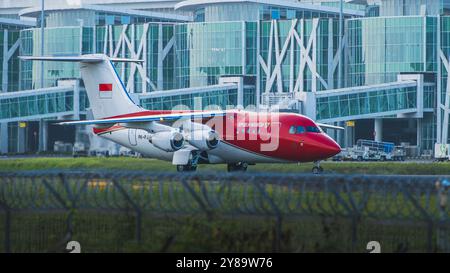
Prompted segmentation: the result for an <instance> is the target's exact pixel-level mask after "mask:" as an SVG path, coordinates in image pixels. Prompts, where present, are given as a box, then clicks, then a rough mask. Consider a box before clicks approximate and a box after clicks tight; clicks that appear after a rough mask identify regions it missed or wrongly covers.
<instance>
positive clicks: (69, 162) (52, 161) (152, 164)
mask: <svg viewBox="0 0 450 273" xmlns="http://www.w3.org/2000/svg"><path fill="white" fill-rule="evenodd" d="M312 166H313V164H312V163H306V164H295V163H293V164H257V165H255V166H250V167H249V169H248V170H249V171H255V172H262V171H264V172H281V173H310V171H311V168H312ZM322 166H323V167H324V169H325V172H326V173H341V174H400V175H401V174H403V175H421V174H422V175H432V174H437V175H447V174H450V163H431V162H430V163H422V162H421V163H415V162H323V163H322ZM51 169H69V170H70V169H72V170H74V169H107V170H112V169H114V170H130V171H175V166H173V165H172V164H171V163H170V162H164V161H160V160H155V159H145V158H127V157H116V158H95V157H88V158H71V157H67V158H50V157H49V158H46V157H42V158H18V159H6V160H0V171H24V170H51ZM198 170H199V171H226V165H225V164H219V165H200V166H199V168H198Z"/></svg>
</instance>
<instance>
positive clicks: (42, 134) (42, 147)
mask: <svg viewBox="0 0 450 273" xmlns="http://www.w3.org/2000/svg"><path fill="white" fill-rule="evenodd" d="M47 139H48V123H47V121H45V120H43V119H41V120H40V121H39V149H38V151H39V152H45V151H47Z"/></svg>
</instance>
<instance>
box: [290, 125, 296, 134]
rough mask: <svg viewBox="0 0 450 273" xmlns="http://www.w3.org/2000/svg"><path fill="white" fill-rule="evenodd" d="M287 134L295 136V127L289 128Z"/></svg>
mask: <svg viewBox="0 0 450 273" xmlns="http://www.w3.org/2000/svg"><path fill="white" fill-rule="evenodd" d="M289 134H291V135H293V134H295V126H291V128H289Z"/></svg>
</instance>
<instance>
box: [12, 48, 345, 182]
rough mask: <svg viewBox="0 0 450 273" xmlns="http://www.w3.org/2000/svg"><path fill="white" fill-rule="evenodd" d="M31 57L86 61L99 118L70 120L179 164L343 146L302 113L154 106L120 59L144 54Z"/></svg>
mask: <svg viewBox="0 0 450 273" xmlns="http://www.w3.org/2000/svg"><path fill="white" fill-rule="evenodd" d="M20 58H21V59H23V60H37V61H64V62H79V63H80V70H81V77H82V79H83V81H84V85H85V88H86V92H87V95H88V99H89V102H90V107H91V109H92V113H93V116H94V120H83V121H70V122H62V123H60V124H63V125H93V126H94V128H93V130H94V133H95V134H97V135H98V136H100V137H103V138H105V139H108V140H111V141H113V142H115V143H118V144H120V145H122V146H125V147H127V148H129V149H131V150H134V151H136V152H139V153H141V154H143V155H145V156H148V157H152V158H157V159H161V160H166V161H171V162H172V164H173V165H176V166H177V170H178V171H193V170H196V168H197V165H198V164H219V163H225V164H228V170H229V171H245V170H246V169H247V166H248V165H253V164H256V163H293V162H315V163H316V164H315V166H314V168H313V172H314V173H320V172H322V168H321V167H320V165H319V162H320V161H321V160H324V159H327V158H329V157H332V156H334V155H336V154H338V153H339V152H340V151H341V148H340V147H339V145H338V144H337V143H336V142H335V141H334V140H333V139H332V138H331V137H329V136H328V135H327V134H325V133H324V132H323V131H322V129H321V128H320V127H324V128H329V129H343V128H341V127H337V126H331V125H325V124H318V123H315V122H314V121H313V120H311V119H310V118H308V117H305V116H303V115H300V114H295V113H278V112H249V111H243V110H227V111H165V110H161V111H148V110H145V109H143V108H141V107H140V106H138V105H136V104H135V103H134V102H133V101H132V100H131V98H130V96H129V94H128V92H127V91H126V89H125V86H124V84H123V83H122V81H121V79H120V77H119V76H118V74H117V72H116V70H115V67H114V65H113V62H141V61H140V60H131V59H118V58H109V57H108V56H106V55H103V54H93V55H83V56H80V57H25V56H22V57H20Z"/></svg>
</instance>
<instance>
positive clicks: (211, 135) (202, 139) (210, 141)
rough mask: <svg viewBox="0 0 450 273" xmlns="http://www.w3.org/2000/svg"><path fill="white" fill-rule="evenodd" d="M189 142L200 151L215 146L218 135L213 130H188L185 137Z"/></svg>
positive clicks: (217, 143)
mask: <svg viewBox="0 0 450 273" xmlns="http://www.w3.org/2000/svg"><path fill="white" fill-rule="evenodd" d="M187 141H188V142H189V144H191V145H192V146H194V147H195V148H197V149H199V150H201V151H207V150H212V149H215V148H217V146H218V145H219V135H218V134H217V133H216V132H215V131H214V130H211V129H210V130H195V131H191V132H189V135H188V137H187Z"/></svg>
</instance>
